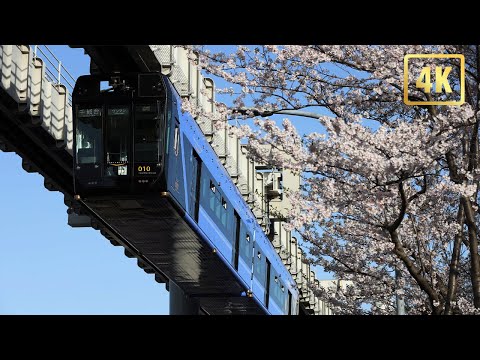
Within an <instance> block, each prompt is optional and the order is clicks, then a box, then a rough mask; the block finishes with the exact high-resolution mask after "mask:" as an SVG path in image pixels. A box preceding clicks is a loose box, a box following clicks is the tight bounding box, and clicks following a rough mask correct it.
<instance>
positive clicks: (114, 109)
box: [105, 106, 130, 176]
mask: <svg viewBox="0 0 480 360" xmlns="http://www.w3.org/2000/svg"><path fill="white" fill-rule="evenodd" d="M129 123H130V110H129V108H128V107H127V106H110V107H109V108H108V110H107V117H106V138H105V140H106V141H105V151H106V174H105V175H106V176H125V175H128V174H127V168H128V139H129V133H130V132H129Z"/></svg>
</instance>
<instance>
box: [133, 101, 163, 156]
mask: <svg viewBox="0 0 480 360" xmlns="http://www.w3.org/2000/svg"><path fill="white" fill-rule="evenodd" d="M161 117H162V114H161V112H160V111H159V109H157V105H156V104H148V105H136V106H135V162H136V163H139V162H144V163H155V164H158V163H160V160H161V159H160V158H159V151H158V150H159V126H160V124H161V121H160V120H161Z"/></svg>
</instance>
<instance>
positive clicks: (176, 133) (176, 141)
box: [173, 122, 180, 156]
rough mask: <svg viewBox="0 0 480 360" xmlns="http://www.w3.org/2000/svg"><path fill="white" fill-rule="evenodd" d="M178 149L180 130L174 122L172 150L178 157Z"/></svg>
mask: <svg viewBox="0 0 480 360" xmlns="http://www.w3.org/2000/svg"><path fill="white" fill-rule="evenodd" d="M179 148H180V129H179V127H178V123H177V122H175V130H174V135H173V150H174V151H175V156H178V150H179Z"/></svg>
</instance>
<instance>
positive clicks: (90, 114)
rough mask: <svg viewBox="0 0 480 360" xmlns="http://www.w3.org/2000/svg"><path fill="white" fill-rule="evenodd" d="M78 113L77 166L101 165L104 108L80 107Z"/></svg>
mask: <svg viewBox="0 0 480 360" xmlns="http://www.w3.org/2000/svg"><path fill="white" fill-rule="evenodd" d="M77 111H78V112H77V129H76V130H77V137H76V143H77V152H76V156H77V164H100V163H101V162H102V108H101V107H91V106H90V107H88V106H87V107H84V106H79V107H78V110H77Z"/></svg>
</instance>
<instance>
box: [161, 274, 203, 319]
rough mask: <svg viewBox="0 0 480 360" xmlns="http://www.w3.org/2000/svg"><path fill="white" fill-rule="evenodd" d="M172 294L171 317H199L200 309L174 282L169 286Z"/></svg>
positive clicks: (170, 282)
mask: <svg viewBox="0 0 480 360" xmlns="http://www.w3.org/2000/svg"><path fill="white" fill-rule="evenodd" d="M168 287H169V292H170V315H199V311H200V307H199V306H198V303H197V301H196V300H195V299H191V298H190V297H188V295H186V294H185V293H184V292H183V290H182V289H180V288H179V287H178V285H177V284H175V283H174V282H173V281H171V280H170V281H169V284H168Z"/></svg>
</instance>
